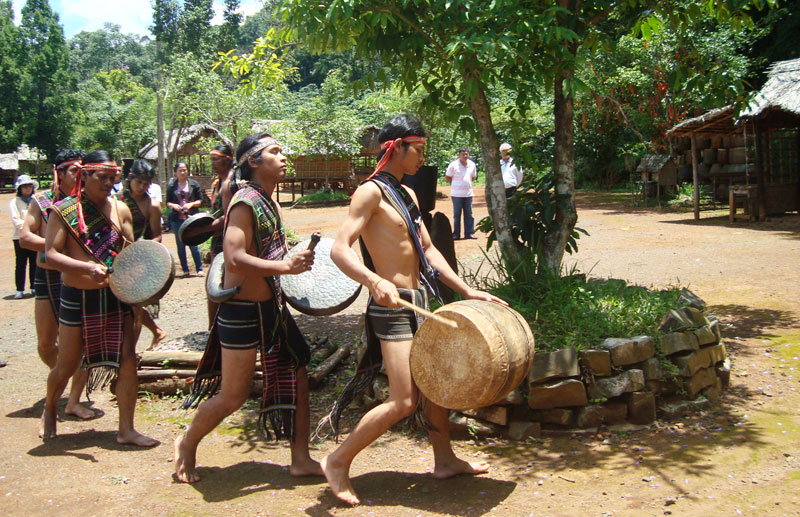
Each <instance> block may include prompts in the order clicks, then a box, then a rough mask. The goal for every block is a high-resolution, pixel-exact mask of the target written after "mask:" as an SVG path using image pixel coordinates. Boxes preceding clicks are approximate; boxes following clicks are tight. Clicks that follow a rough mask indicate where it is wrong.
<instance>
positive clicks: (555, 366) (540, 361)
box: [528, 347, 581, 383]
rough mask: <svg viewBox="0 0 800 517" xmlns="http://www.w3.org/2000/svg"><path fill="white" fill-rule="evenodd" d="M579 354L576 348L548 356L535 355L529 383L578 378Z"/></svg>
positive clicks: (529, 374)
mask: <svg viewBox="0 0 800 517" xmlns="http://www.w3.org/2000/svg"><path fill="white" fill-rule="evenodd" d="M580 373H581V372H580V369H579V368H578V353H577V352H576V351H575V349H574V348H572V347H570V348H564V349H563V350H556V351H555V352H550V353H548V354H542V353H538V354H534V356H533V365H532V366H531V370H530V372H528V382H529V383H536V382H544V381H547V380H550V379H555V378H565V377H577V376H578V375H580Z"/></svg>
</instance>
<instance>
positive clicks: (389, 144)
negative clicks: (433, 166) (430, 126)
mask: <svg viewBox="0 0 800 517" xmlns="http://www.w3.org/2000/svg"><path fill="white" fill-rule="evenodd" d="M400 140H401V141H402V142H404V143H406V144H424V143H425V142H426V141H427V139H426V138H425V137H424V136H407V137H404V138H401V139H400ZM396 141H397V139H396V138H395V139H392V140H387V141H385V142H381V150H382V151H386V152H385V153H383V157H382V158H381V161H379V162H378V165H377V166H376V167H375V170H374V171H372V174H370V175H369V177H368V178H367V179H370V178H372V177H373V176H375V175H376V174H378V173H379V172H380V171H381V169H383V168H384V167H385V166H386V164H387V163H389V159H390V158H391V157H392V151H394V148H395V142H396Z"/></svg>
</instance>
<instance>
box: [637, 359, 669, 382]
mask: <svg viewBox="0 0 800 517" xmlns="http://www.w3.org/2000/svg"><path fill="white" fill-rule="evenodd" d="M636 368H638V369H639V370H642V373H643V374H644V380H645V381H650V380H658V379H661V378H662V377H663V376H664V369H663V368H662V367H661V360H659V359H658V357H651V358H650V359H648V360H647V361H642V362H641V363H639V364H637V365H636Z"/></svg>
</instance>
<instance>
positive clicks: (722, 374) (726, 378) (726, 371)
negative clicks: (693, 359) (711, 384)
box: [714, 357, 731, 390]
mask: <svg viewBox="0 0 800 517" xmlns="http://www.w3.org/2000/svg"><path fill="white" fill-rule="evenodd" d="M714 369H715V370H716V372H717V377H718V378H719V380H720V383H721V386H722V389H723V390H727V389H728V386H730V384H731V360H730V358H729V357H726V358H725V360H724V361H722V362H721V363H719V364H717V365H716V367H715V368H714Z"/></svg>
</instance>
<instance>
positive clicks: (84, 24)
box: [11, 0, 262, 38]
mask: <svg viewBox="0 0 800 517" xmlns="http://www.w3.org/2000/svg"><path fill="white" fill-rule="evenodd" d="M11 2H12V5H13V7H14V22H15V23H16V24H17V25H19V20H20V11H21V9H22V6H23V5H24V3H25V0H11ZM49 2H50V8H51V9H53V11H55V12H56V13H58V19H59V22H60V23H61V25H62V26H63V27H64V36H66V37H67V38H71V37H72V36H74V35H75V34H77V33H79V32H81V31H95V30H97V29H101V28H102V27H103V24H104V23H106V22H109V23H114V24H117V25H119V26H120V27H121V31H122V32H123V33H134V34H140V35H146V34H149V33H150V31H149V29H148V27H149V26H150V24H152V23H153V13H152V7H151V0H49ZM261 5H262V1H261V0H240V7H239V12H240V13H242V14H243V15H245V16H250V15H252V14H254V13H256V12H258V10H259V9H261ZM222 9H223V3H222V0H214V11H215V12H216V16H215V17H214V19H213V20H212V21H211V23H212V24H219V23H222Z"/></svg>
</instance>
